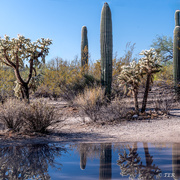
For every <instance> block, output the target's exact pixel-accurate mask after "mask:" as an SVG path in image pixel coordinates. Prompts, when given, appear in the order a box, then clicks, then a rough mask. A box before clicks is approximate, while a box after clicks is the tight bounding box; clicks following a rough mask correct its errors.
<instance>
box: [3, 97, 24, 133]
mask: <svg viewBox="0 0 180 180" xmlns="http://www.w3.org/2000/svg"><path fill="white" fill-rule="evenodd" d="M24 107H25V104H24V102H21V101H19V100H17V99H8V100H7V101H6V102H5V103H4V104H3V105H1V106H0V120H1V121H2V123H4V125H5V126H6V127H7V128H11V129H13V130H14V131H20V130H22V128H23V125H24V124H25V122H24Z"/></svg>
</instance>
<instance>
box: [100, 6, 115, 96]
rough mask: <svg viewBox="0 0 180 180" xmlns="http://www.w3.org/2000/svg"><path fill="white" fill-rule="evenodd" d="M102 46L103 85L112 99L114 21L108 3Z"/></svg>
mask: <svg viewBox="0 0 180 180" xmlns="http://www.w3.org/2000/svg"><path fill="white" fill-rule="evenodd" d="M100 44H101V84H102V86H104V87H105V89H106V90H105V93H106V95H107V96H109V97H110V94H111V82H112V44H113V42H112V20H111V10H110V8H109V5H108V3H104V6H103V8H102V11H101V26H100Z"/></svg>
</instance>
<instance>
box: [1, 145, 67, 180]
mask: <svg viewBox="0 0 180 180" xmlns="http://www.w3.org/2000/svg"><path fill="white" fill-rule="evenodd" d="M63 152H66V149H65V148H61V147H57V146H55V145H53V144H52V145H48V144H34V145H27V146H26V147H21V146H13V147H3V148H0V164H1V168H0V179H10V180H17V179H18V180H19V179H21V180H24V179H44V180H50V179H51V177H50V175H49V174H48V166H49V165H50V166H52V167H56V168H58V169H60V168H61V166H62V165H61V164H56V163H55V158H57V157H60V156H61V154H62V153H63Z"/></svg>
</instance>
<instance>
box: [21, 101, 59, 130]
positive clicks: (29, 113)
mask: <svg viewBox="0 0 180 180" xmlns="http://www.w3.org/2000/svg"><path fill="white" fill-rule="evenodd" d="M24 110H25V111H24V120H25V123H26V125H27V129H28V130H29V131H31V132H40V133H45V132H46V131H47V128H48V127H49V126H50V125H52V124H55V123H57V122H59V121H57V119H56V118H57V117H56V113H55V110H54V108H53V107H51V106H49V105H48V104H47V103H46V102H45V101H42V100H40V101H35V102H33V103H31V104H30V105H28V106H27V107H26V108H25V109H24Z"/></svg>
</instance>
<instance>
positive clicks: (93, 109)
mask: <svg viewBox="0 0 180 180" xmlns="http://www.w3.org/2000/svg"><path fill="white" fill-rule="evenodd" d="M74 103H75V104H76V105H78V106H79V107H80V108H81V109H82V110H83V112H84V113H85V114H86V115H87V116H88V117H90V118H91V120H93V121H94V122H96V121H97V120H99V118H100V116H101V108H102V106H103V105H106V103H107V100H106V98H105V96H104V89H102V88H101V87H94V88H86V89H85V90H84V92H83V93H81V94H79V95H78V96H76V98H75V101H74Z"/></svg>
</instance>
